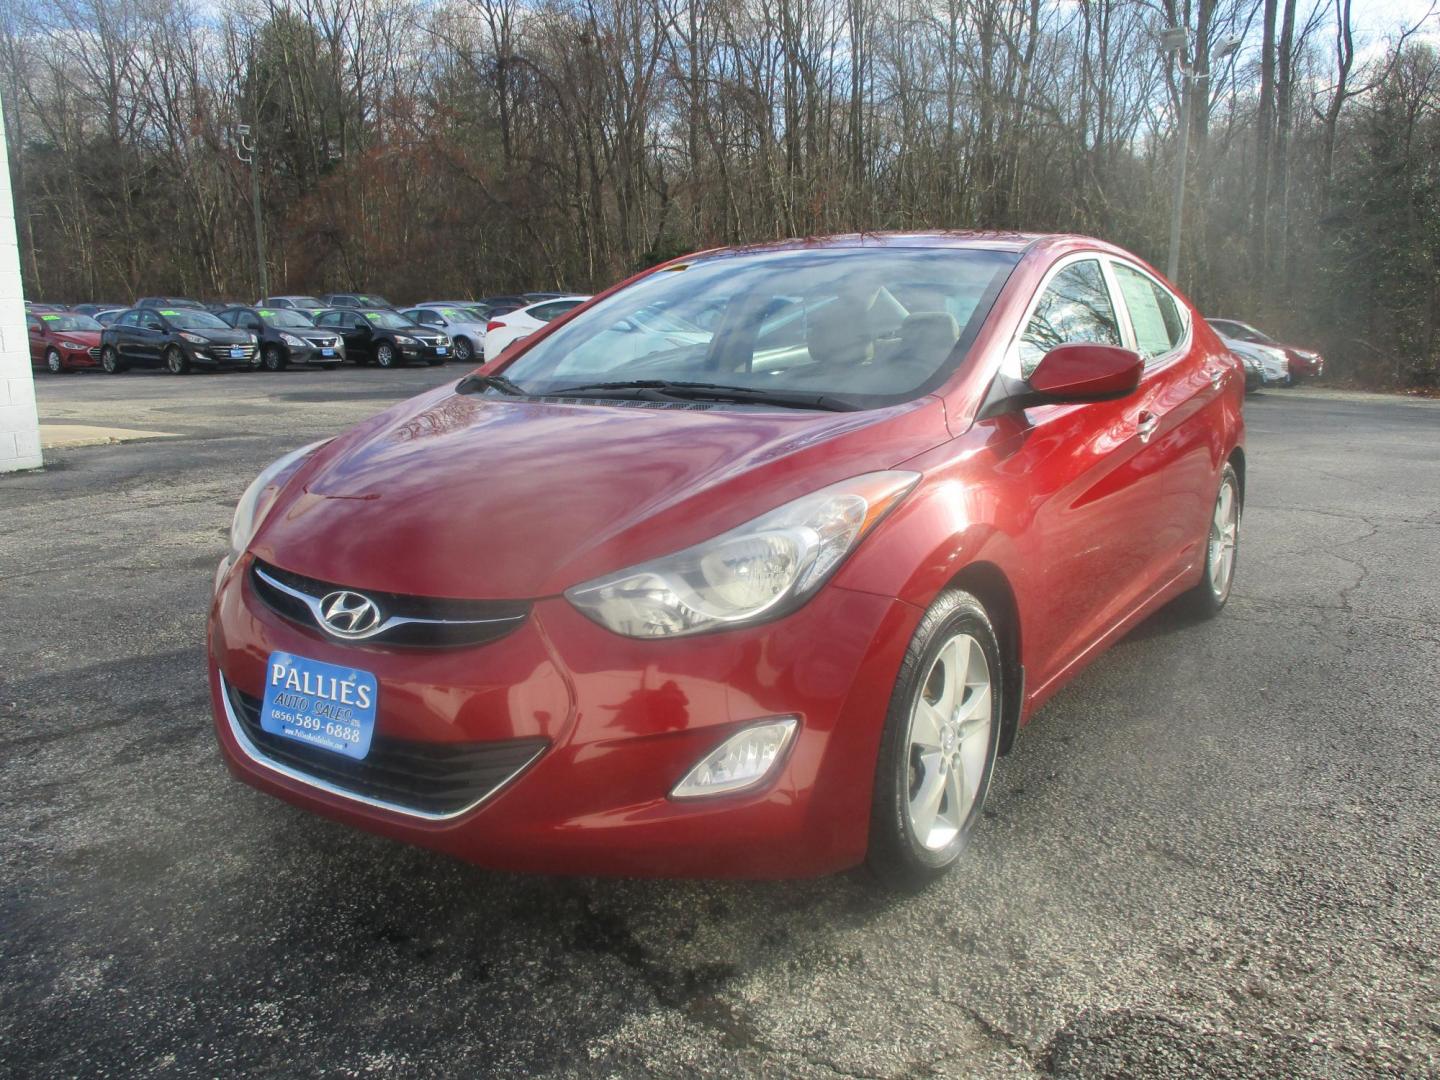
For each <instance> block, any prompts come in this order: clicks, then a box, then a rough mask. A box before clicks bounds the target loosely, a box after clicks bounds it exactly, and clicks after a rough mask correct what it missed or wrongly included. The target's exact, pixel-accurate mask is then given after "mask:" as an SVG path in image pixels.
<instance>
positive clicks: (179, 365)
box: [165, 345, 190, 375]
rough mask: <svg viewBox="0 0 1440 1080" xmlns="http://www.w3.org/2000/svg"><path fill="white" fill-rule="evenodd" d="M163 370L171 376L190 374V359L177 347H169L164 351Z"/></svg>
mask: <svg viewBox="0 0 1440 1080" xmlns="http://www.w3.org/2000/svg"><path fill="white" fill-rule="evenodd" d="M165 370H167V371H168V372H170V374H171V375H189V374H190V358H189V357H188V356H186V355H185V350H184V349H182V348H180V346H179V345H171V346H170V347H169V348H168V349H166V350H165Z"/></svg>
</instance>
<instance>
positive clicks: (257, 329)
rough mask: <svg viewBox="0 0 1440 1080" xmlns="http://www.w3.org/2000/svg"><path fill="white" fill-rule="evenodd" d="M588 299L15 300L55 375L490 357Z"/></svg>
mask: <svg viewBox="0 0 1440 1080" xmlns="http://www.w3.org/2000/svg"><path fill="white" fill-rule="evenodd" d="M586 299H588V297H585V296H580V295H570V294H566V293H523V294H515V295H504V296H493V297H488V298H486V299H483V300H426V301H423V302H422V303H420V304H417V305H415V306H414V307H410V308H405V309H403V310H401V309H398V308H396V307H394V306H393V305H392V304H390V302H389V301H388V300H386V299H385V298H384V297H383V296H378V295H376V294H374V293H330V294H327V295H325V296H305V295H285V296H268V297H265V298H264V299H262V300H260V301H259V302H257V303H254V304H245V303H228V304H202V303H201V302H200V301H198V300H194V299H190V298H189V297H183V296H145V297H141V298H140V299H139V300H138V301H136V303H135V304H134V306H133V307H117V306H107V305H104V304H96V303H91V304H79V305H76V306H75V307H73V308H66V307H63V306H62V305H59V304H38V303H30V304H27V305H26V323H27V325H28V329H29V338H30V361H31V366H32V367H35V368H37V369H41V370H45V371H50V372H53V373H55V374H60V373H62V372H65V371H71V370H75V369H80V368H100V369H102V370H104V371H106V372H108V373H110V374H117V373H119V372H123V371H126V370H128V369H130V368H132V367H163V368H165V369H166V370H168V371H170V372H171V373H173V374H176V375H183V374H186V373H188V372H190V371H192V370H197V369H206V370H226V369H263V370H266V371H282V370H284V369H285V368H287V367H291V366H305V367H311V368H317V369H320V370H334V369H335V368H337V367H339V366H340V365H341V364H343V363H344V362H345V361H346V360H350V361H353V362H354V363H355V364H357V365H361V364H369V363H375V364H377V365H379V366H380V367H382V368H390V367H398V366H400V365H402V364H408V363H426V364H431V365H436V366H438V365H440V364H443V363H445V362H446V361H448V360H452V359H453V360H458V361H459V362H461V363H465V364H469V363H475V362H478V361H479V360H481V359H484V360H492V359H494V358H495V357H497V356H499V355H500V353H501V352H502V351H504V350H505V349H506V348H508V347H509V346H511V345H513V344H514V343H515V342H516V341H519V340H521V339H522V338H525V337H527V336H528V335H530V334H531V333H533V332H534V331H535V330H537V329H539V328H540V327H541V326H544V325H545V324H546V323H547V322H549V321H550V320H551V319H554V318H556V317H557V316H559V315H561V314H563V313H564V312H566V311H569V310H570V309H571V308H573V307H575V306H576V305H577V304H581V303H584V301H585V300H586Z"/></svg>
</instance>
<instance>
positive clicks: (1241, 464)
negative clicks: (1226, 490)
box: [1225, 446, 1245, 507]
mask: <svg viewBox="0 0 1440 1080" xmlns="http://www.w3.org/2000/svg"><path fill="white" fill-rule="evenodd" d="M1225 460H1226V461H1228V462H1229V463H1230V464H1231V465H1233V466H1235V479H1236V480H1238V481H1239V482H1240V505H1241V506H1242V507H1243V506H1244V505H1245V448H1244V447H1243V446H1237V447H1235V449H1233V450H1231V451H1230V456H1229V457H1228V458H1226V459H1225Z"/></svg>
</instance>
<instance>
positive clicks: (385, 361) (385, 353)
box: [375, 341, 399, 369]
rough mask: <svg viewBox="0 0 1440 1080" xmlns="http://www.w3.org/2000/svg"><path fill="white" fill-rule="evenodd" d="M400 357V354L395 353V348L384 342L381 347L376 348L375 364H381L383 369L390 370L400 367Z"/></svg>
mask: <svg viewBox="0 0 1440 1080" xmlns="http://www.w3.org/2000/svg"><path fill="white" fill-rule="evenodd" d="M398 355H399V354H398V353H396V352H395V346H394V345H391V344H390V342H388V341H382V342H380V344H379V345H376V346H375V363H377V364H379V365H380V366H381V367H382V368H387V369H388V368H392V367H396V366H398V365H397V361H396V357H397V356H398Z"/></svg>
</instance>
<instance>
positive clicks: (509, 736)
mask: <svg viewBox="0 0 1440 1080" xmlns="http://www.w3.org/2000/svg"><path fill="white" fill-rule="evenodd" d="M249 562H250V560H249V559H248V558H243V559H241V560H240V562H239V563H238V564H237V565H236V566H235V567H232V568H230V569H229V570H227V571H226V572H225V573H224V575H223V577H222V579H221V584H220V588H219V590H218V591H217V593H216V597H215V602H214V605H213V607H212V610H211V615H210V624H209V646H210V658H211V664H210V684H211V703H212V706H213V709H214V713H215V723H216V732H217V735H218V738H219V741H220V745H221V749H222V751H223V752H224V756H225V759H226V762H227V764H228V765H229V766H230V768H231V770H232V771H233V772H234V773H235V774H236V775H237V776H239V777H240V778H241V779H243V780H245V781H246V782H247V783H249V784H252V785H254V786H255V787H257V788H260V789H261V790H263V791H267V792H270V793H271V794H274V795H277V796H279V797H281V798H283V799H286V800H287V801H289V802H292V803H294V804H296V805H298V806H301V807H303V808H305V809H307V810H311V811H314V812H316V813H319V814H323V815H325V816H326V817H330V818H334V819H336V820H339V821H343V822H347V823H349V824H351V825H355V826H357V827H360V828H363V829H367V830H369V831H372V832H377V833H381V834H383V835H386V836H390V837H393V838H395V839H400V840H406V841H409V842H411V843H416V844H420V845H423V846H425V847H429V848H433V849H436V850H438V851H443V852H446V853H448V854H451V855H455V856H458V857H460V858H462V859H466V860H468V861H471V862H474V863H478V864H480V865H484V866H488V867H492V868H495V869H505V870H515V871H528V872H538V873H566V874H624V875H646V876H650V875H659V876H702V877H790V876H807V875H816V874H823V873H829V872H833V871H836V870H840V869H843V868H845V867H849V866H853V865H855V864H856V863H858V862H860V861H861V860H862V859H863V857H864V854H865V849H866V843H867V840H868V824H869V817H870V801H871V800H870V792H871V786H872V783H873V779H874V770H875V761H876V754H877V751H878V747H879V741H880V734H881V728H882V726H883V723H884V718H885V713H886V709H887V707H888V704H889V697H890V692H891V688H892V686H893V684H894V681H895V677H896V673H897V672H898V670H899V665H900V660H901V657H902V656H903V654H904V650H905V647H906V645H907V644H908V642H909V639H910V637H911V635H912V634H913V632H914V629H915V626H916V624H917V623H918V621H919V619H920V616H921V614H922V613H921V612H920V610H919V609H917V608H914V607H912V606H910V605H908V604H905V603H902V602H900V601H897V600H893V599H890V598H886V597H880V596H874V595H871V594H868V593H859V592H852V591H848V590H845V589H841V588H838V587H836V586H833V585H832V586H828V587H826V588H825V589H823V590H821V592H820V593H819V594H818V595H817V596H816V597H815V598H814V599H812V600H811V601H810V602H809V603H808V604H806V605H805V606H804V607H803V608H801V609H800V610H799V611H797V612H794V613H792V614H791V615H789V616H787V617H786V618H784V619H781V620H778V621H776V622H774V623H771V624H768V625H761V626H756V627H751V628H748V629H743V630H733V631H727V632H723V633H717V634H710V635H700V636H697V637H692V638H682V639H677V640H669V641H658V640H657V641H637V640H633V639H629V638H623V637H620V636H618V635H616V634H613V633H611V632H609V631H607V630H605V629H603V628H602V627H600V626H597V625H595V624H594V623H592V622H591V621H590V620H589V619H587V618H585V616H583V615H581V614H580V613H579V612H578V611H576V610H575V609H574V608H572V607H571V606H570V604H569V603H568V602H566V601H565V600H564V599H562V598H550V599H545V600H540V601H537V602H536V603H535V604H534V606H533V609H532V610H531V613H530V615H529V617H528V619H527V620H526V621H525V623H524V624H523V625H522V626H521V627H520V628H519V629H517V630H515V631H513V632H511V633H510V634H509V635H508V636H506V637H503V638H501V639H499V640H496V641H492V642H489V643H487V644H484V645H479V646H466V647H459V648H450V649H417V648H408V649H407V648H396V647H388V648H387V647H381V646H365V645H356V644H346V643H341V642H338V641H335V640H333V639H331V638H329V637H328V636H327V635H325V634H324V633H323V632H321V631H320V630H318V629H317V628H314V627H307V626H305V625H303V624H300V623H297V622H292V621H290V620H289V619H287V618H285V617H283V616H281V615H279V614H278V613H277V612H276V611H274V610H272V609H271V608H270V607H269V606H267V605H266V603H265V602H264V601H263V600H262V599H260V597H259V596H258V595H257V594H256V593H255V590H254V586H253V584H252V579H251V577H250V575H249ZM275 651H282V652H293V653H296V654H299V655H302V656H307V657H310V658H313V659H316V660H322V661H327V662H330V663H337V664H342V665H349V666H354V667H358V668H362V669H364V670H367V671H369V672H371V673H373V674H374V675H375V677H376V679H377V682H378V684H379V711H378V713H377V717H376V736H377V738H378V737H380V736H381V735H384V736H386V737H389V738H392V739H395V740H408V741H409V742H410V743H411V744H412V745H413V743H415V742H423V743H429V744H449V745H451V746H456V747H458V746H462V745H479V744H494V743H502V742H507V741H509V742H516V741H523V740H543V746H544V748H543V750H542V751H541V752H540V753H539V755H538V757H536V758H534V760H533V761H530V762H528V763H526V764H525V766H524V767H523V768H521V769H519V770H518V772H517V773H516V775H515V776H513V777H512V778H509V779H508V780H507V782H505V783H502V784H500V785H499V786H498V787H497V788H496V789H495V790H494V791H493V792H492V793H490V794H488V795H487V796H486V797H485V798H483V799H482V800H481V801H480V802H479V803H478V805H475V806H474V807H473V808H468V809H464V810H463V811H462V812H460V813H458V814H444V815H439V816H436V815H434V814H428V815H427V814H419V813H415V812H413V810H410V809H407V808H406V807H404V806H395V805H386V804H385V800H379V801H377V800H375V799H372V798H360V797H356V796H355V794H353V793H347V792H346V791H344V790H339V789H337V787H338V786H337V785H334V784H322V783H317V782H316V780H315V778H314V777H312V776H307V775H306V774H305V773H304V771H303V770H295V769H290V770H286V769H283V768H277V767H276V763H275V761H274V760H272V759H269V758H267V757H266V755H265V754H264V752H263V751H258V749H257V747H255V746H254V745H253V743H252V744H250V745H248V746H247V745H246V740H245V739H244V738H243V732H239V733H237V717H236V716H235V715H234V710H233V708H232V707H231V705H230V703H229V700H228V699H227V697H226V694H225V690H226V687H227V686H228V687H230V688H233V689H237V690H239V691H241V692H242V693H244V694H248V695H251V696H252V697H255V696H259V695H260V693H261V691H262V689H263V683H264V665H265V663H266V661H267V658H268V657H269V654H270V653H271V652H275ZM788 715H793V716H798V717H799V718H800V726H799V730H798V733H797V736H796V738H795V740H794V742H793V744H792V746H791V748H790V752H789V754H788V756H787V757H786V758H785V759H784V761H783V762H782V763H781V765H780V766H779V767H778V768H777V770H776V772H775V773H774V774H773V775H772V776H771V777H770V778H769V779H768V780H767V782H766V783H765V785H764V786H762V787H761V788H758V789H756V790H753V791H748V792H737V793H735V794H733V795H728V796H716V797H714V798H709V799H694V800H683V801H681V800H673V799H671V798H669V791H670V789H671V788H672V787H673V786H674V785H675V783H676V782H677V781H678V780H679V779H680V778H681V777H682V776H684V775H685V773H686V772H687V771H688V770H689V769H690V767H691V766H692V765H693V764H694V763H695V762H696V761H697V760H698V759H699V758H700V757H701V756H703V755H704V754H705V753H707V752H708V751H709V750H711V749H713V748H714V747H715V746H716V745H718V744H719V743H720V742H721V741H723V740H724V739H725V738H726V737H728V736H729V735H730V734H731V733H733V732H734V731H735V730H737V729H738V728H739V727H741V726H743V725H745V724H747V723H750V722H754V721H757V720H762V719H767V718H771V717H776V716H788Z"/></svg>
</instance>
